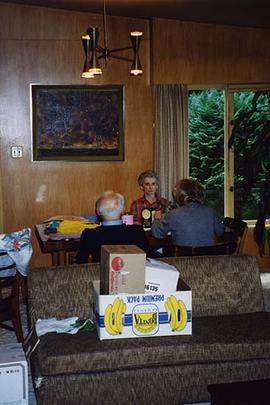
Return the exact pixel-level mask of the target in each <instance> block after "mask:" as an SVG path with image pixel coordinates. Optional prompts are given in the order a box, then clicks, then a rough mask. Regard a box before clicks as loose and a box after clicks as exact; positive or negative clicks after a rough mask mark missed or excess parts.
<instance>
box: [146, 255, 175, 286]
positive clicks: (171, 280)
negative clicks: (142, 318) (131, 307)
mask: <svg viewBox="0 0 270 405" xmlns="http://www.w3.org/2000/svg"><path fill="white" fill-rule="evenodd" d="M178 279H179V271H178V270H177V268H176V267H174V266H172V265H171V264H168V263H165V262H161V261H158V260H154V259H149V260H147V262H146V266H145V292H146V293H147V292H150V293H152V292H153V293H157V292H163V291H171V292H172V291H176V288H177V283H178Z"/></svg>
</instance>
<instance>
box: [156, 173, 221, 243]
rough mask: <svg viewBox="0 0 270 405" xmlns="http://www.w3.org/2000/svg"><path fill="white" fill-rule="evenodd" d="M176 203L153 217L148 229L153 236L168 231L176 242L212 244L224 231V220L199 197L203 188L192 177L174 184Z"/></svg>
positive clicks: (159, 236)
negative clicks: (167, 210) (156, 218)
mask: <svg viewBox="0 0 270 405" xmlns="http://www.w3.org/2000/svg"><path fill="white" fill-rule="evenodd" d="M175 190H176V198H177V199H178V202H179V205H180V206H179V207H178V208H175V209H173V210H172V211H170V212H169V213H168V214H166V215H165V216H164V217H163V218H162V220H161V221H157V220H155V221H154V223H153V225H152V228H151V231H152V234H153V236H154V237H156V238H164V237H165V236H166V235H167V234H168V232H170V233H171V235H172V240H173V242H174V244H175V245H178V246H192V247H198V246H211V245H214V244H215V236H216V235H221V234H222V233H223V230H224V227H223V224H222V223H221V222H220V221H219V219H218V218H217V216H216V214H215V211H214V210H213V209H212V208H210V207H207V206H205V205H204V204H203V203H202V201H203V197H204V190H203V188H202V186H201V185H200V184H199V183H198V182H197V181H196V180H193V179H185V180H182V181H180V182H178V183H177V185H176V189H175Z"/></svg>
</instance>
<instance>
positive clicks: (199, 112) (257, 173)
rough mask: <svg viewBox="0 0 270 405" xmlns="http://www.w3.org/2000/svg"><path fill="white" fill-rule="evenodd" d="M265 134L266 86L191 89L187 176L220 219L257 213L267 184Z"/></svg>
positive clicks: (269, 159)
mask: <svg viewBox="0 0 270 405" xmlns="http://www.w3.org/2000/svg"><path fill="white" fill-rule="evenodd" d="M269 133H270V88H267V87H266V86H265V87H260V88H259V87H257V88H256V87H255V88H252V89H248V88H244V87H240V88H236V87H233V86H227V87H226V88H225V87H224V88H207V89H206V88H203V89H190V91H189V160H190V175H191V176H192V177H195V178H197V179H198V180H199V181H201V182H202V183H203V184H204V186H205V187H206V203H207V204H208V205H210V206H212V207H213V208H215V210H216V211H217V213H218V215H219V217H220V218H222V217H224V216H235V217H238V218H242V219H244V220H254V219H256V218H258V215H259V212H260V210H261V209H262V206H261V201H262V197H263V195H265V193H267V191H268V193H269V188H270V174H269V173H270V135H269ZM269 201H270V198H269Z"/></svg>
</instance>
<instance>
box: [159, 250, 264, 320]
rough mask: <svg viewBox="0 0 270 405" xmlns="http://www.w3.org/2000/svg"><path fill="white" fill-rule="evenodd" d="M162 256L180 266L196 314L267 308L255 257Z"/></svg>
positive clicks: (207, 314)
mask: <svg viewBox="0 0 270 405" xmlns="http://www.w3.org/2000/svg"><path fill="white" fill-rule="evenodd" d="M163 260H164V261H166V262H167V263H170V264H172V265H173V266H175V267H177V269H178V270H179V272H180V275H181V277H182V278H183V279H184V280H185V282H186V283H187V284H188V285H189V286H190V288H191V289H192V316H193V317H196V316H211V315H227V314H241V313H249V312H259V311H263V310H264V303H263V294H262V287H261V280H260V273H259V269H258V264H257V261H256V257H253V256H247V255H243V256H229V255H225V256H193V257H174V258H166V259H163Z"/></svg>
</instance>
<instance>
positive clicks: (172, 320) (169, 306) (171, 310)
mask: <svg viewBox="0 0 270 405" xmlns="http://www.w3.org/2000/svg"><path fill="white" fill-rule="evenodd" d="M165 309H166V311H167V312H168V313H170V327H171V330H175V328H176V313H175V311H174V308H173V306H172V303H171V299H170V297H169V298H167V301H166V302H165Z"/></svg>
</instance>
